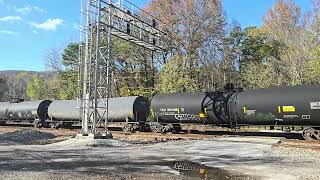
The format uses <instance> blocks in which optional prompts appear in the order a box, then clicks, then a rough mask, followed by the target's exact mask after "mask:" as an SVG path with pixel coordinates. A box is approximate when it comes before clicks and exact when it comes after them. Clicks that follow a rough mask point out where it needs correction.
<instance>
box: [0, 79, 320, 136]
mask: <svg viewBox="0 0 320 180" xmlns="http://www.w3.org/2000/svg"><path fill="white" fill-rule="evenodd" d="M78 107H79V105H78V104H77V101H76V100H68V101H49V100H43V101H29V102H17V103H8V102H3V103H0V121H1V120H2V122H7V121H10V120H11V121H12V120H14V121H23V122H33V123H34V124H35V126H37V127H41V126H45V125H48V124H50V125H51V126H55V127H56V126H65V125H71V124H75V123H78V124H80V121H79V119H80V113H79V112H80V110H79V108H78ZM108 121H110V122H119V123H121V125H122V127H123V130H124V131H136V130H140V131H141V130H151V131H154V132H165V131H175V130H177V129H179V127H181V125H183V124H195V125H202V124H213V125H219V126H222V127H229V128H234V129H237V128H239V127H241V126H252V125H269V126H301V127H305V129H304V130H303V132H302V135H303V137H304V138H305V139H317V140H320V86H319V85H309V86H295V87H282V88H267V89H255V90H242V89H235V88H233V87H232V86H227V87H226V88H225V89H224V90H223V91H214V92H195V93H187V92H185V93H172V94H156V95H155V96H153V97H152V99H151V103H150V104H149V103H148V100H147V99H145V98H143V97H141V96H131V97H118V98H110V101H109V119H108Z"/></svg>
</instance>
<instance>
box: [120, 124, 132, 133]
mask: <svg viewBox="0 0 320 180" xmlns="http://www.w3.org/2000/svg"><path fill="white" fill-rule="evenodd" d="M131 129H132V125H131V124H128V123H126V124H124V125H123V126H122V130H123V132H131Z"/></svg>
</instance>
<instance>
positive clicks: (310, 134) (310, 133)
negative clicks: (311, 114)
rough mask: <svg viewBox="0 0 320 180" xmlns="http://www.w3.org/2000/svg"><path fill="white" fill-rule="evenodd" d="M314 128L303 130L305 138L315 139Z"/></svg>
mask: <svg viewBox="0 0 320 180" xmlns="http://www.w3.org/2000/svg"><path fill="white" fill-rule="evenodd" d="M314 132H315V129H314V128H306V129H304V130H303V132H302V136H303V138H304V139H305V140H314Z"/></svg>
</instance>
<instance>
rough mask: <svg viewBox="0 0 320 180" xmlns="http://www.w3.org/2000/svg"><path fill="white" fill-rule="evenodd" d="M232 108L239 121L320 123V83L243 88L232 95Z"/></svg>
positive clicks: (251, 122)
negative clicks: (252, 88) (253, 88)
mask: <svg viewBox="0 0 320 180" xmlns="http://www.w3.org/2000/svg"><path fill="white" fill-rule="evenodd" d="M229 108H230V114H231V117H232V118H233V119H234V120H237V122H238V123H240V124H255V125H275V124H278V125H320V86H319V85H309V86H293V87H280V88H267V89H255V90H247V91H242V92H238V93H235V94H234V95H233V96H232V97H231V98H230V101H229Z"/></svg>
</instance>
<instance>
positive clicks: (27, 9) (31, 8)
mask: <svg viewBox="0 0 320 180" xmlns="http://www.w3.org/2000/svg"><path fill="white" fill-rule="evenodd" d="M15 11H16V12H18V13H21V14H29V13H31V12H33V11H34V12H40V13H45V12H46V11H45V10H44V9H41V8H39V7H38V6H31V5H27V6H25V7H22V8H16V7H15Z"/></svg>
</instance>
